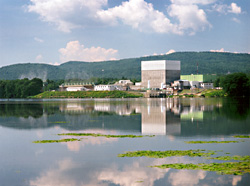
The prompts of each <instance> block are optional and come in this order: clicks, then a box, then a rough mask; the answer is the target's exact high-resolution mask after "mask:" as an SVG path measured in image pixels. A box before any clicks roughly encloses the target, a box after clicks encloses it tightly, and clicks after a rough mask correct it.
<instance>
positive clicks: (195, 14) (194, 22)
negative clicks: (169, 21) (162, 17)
mask: <svg viewBox="0 0 250 186" xmlns="http://www.w3.org/2000/svg"><path fill="white" fill-rule="evenodd" d="M172 1H173V2H175V1H174V0H172ZM168 13H169V15H170V16H171V17H174V18H177V19H178V21H179V25H178V27H179V31H181V32H184V31H188V33H189V34H191V35H193V34H195V33H196V32H197V31H204V30H205V29H206V28H207V27H212V25H211V24H210V23H209V22H208V20H207V17H206V13H205V11H204V10H203V9H200V8H199V7H198V5H196V4H191V3H189V4H188V3H184V4H181V3H180V2H179V1H177V3H173V4H171V5H170V6H169V7H168Z"/></svg>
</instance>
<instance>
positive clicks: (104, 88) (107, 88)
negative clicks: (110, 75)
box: [94, 85, 123, 91]
mask: <svg viewBox="0 0 250 186" xmlns="http://www.w3.org/2000/svg"><path fill="white" fill-rule="evenodd" d="M94 90H95V91H113V90H123V87H122V86H119V85H95V87H94Z"/></svg>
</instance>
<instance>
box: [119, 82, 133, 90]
mask: <svg viewBox="0 0 250 186" xmlns="http://www.w3.org/2000/svg"><path fill="white" fill-rule="evenodd" d="M133 84H134V83H133V82H132V81H130V80H129V79H128V80H119V81H117V82H116V83H115V85H117V86H120V87H122V89H121V90H129V89H131V88H130V86H132V85H133ZM119 90H120V88H119Z"/></svg>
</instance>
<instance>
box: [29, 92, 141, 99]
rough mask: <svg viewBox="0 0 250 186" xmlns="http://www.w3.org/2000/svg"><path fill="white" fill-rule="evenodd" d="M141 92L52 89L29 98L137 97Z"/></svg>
mask: <svg viewBox="0 0 250 186" xmlns="http://www.w3.org/2000/svg"><path fill="white" fill-rule="evenodd" d="M139 97H143V94H141V93H138V92H126V91H76V92H70V91H63V92H59V91H54V92H51V91H50V92H49V91H46V92H43V93H41V94H38V95H35V96H31V97H30V98H42V99H44V98H139Z"/></svg>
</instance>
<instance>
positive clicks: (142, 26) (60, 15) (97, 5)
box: [27, 0, 239, 35]
mask: <svg viewBox="0 0 250 186" xmlns="http://www.w3.org/2000/svg"><path fill="white" fill-rule="evenodd" d="M215 1H216V0H190V1H186V0H171V4H170V5H169V6H168V8H167V10H168V11H166V12H161V11H159V10H156V9H155V8H154V7H153V4H152V3H148V2H146V1H144V0H129V1H124V2H122V4H121V5H117V6H115V7H112V8H108V9H105V8H106V7H108V1H107V0H91V1H89V0H30V2H31V3H30V5H28V6H27V10H28V12H33V13H37V14H38V15H39V16H40V19H41V20H43V21H46V22H49V23H52V24H54V25H56V27H57V28H58V29H59V30H60V31H63V32H70V31H71V30H72V29H75V28H84V27H88V26H93V25H95V26H97V25H100V24H101V25H102V24H106V25H108V26H110V25H113V26H114V25H119V24H125V25H128V26H131V27H132V28H134V29H136V30H139V31H141V32H154V33H173V34H179V35H181V34H185V33H189V34H195V33H196V32H197V31H203V30H204V29H205V28H207V27H211V24H210V23H209V22H208V20H207V17H206V13H205V11H204V10H203V9H201V8H200V7H199V6H204V5H209V4H211V3H214V2H215ZM235 5H236V4H235ZM235 5H232V11H233V12H237V11H239V10H238V9H237V5H236V6H235ZM176 20H177V21H176Z"/></svg>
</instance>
